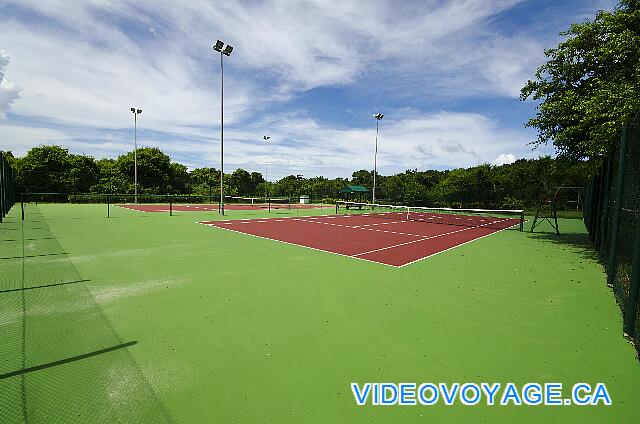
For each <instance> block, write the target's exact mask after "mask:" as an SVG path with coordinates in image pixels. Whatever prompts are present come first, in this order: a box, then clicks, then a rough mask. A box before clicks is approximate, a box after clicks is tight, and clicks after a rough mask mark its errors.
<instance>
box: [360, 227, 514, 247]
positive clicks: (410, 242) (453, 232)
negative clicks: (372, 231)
mask: <svg viewBox="0 0 640 424" xmlns="http://www.w3.org/2000/svg"><path fill="white" fill-rule="evenodd" d="M496 222H500V221H493V222H489V223H487V224H482V225H479V226H477V227H466V228H463V229H460V230H456V231H451V232H448V233H442V234H437V235H435V236H431V237H425V238H423V239H422V240H412V241H408V242H405V243H400V244H396V245H393V246H387V247H381V248H380V249H374V250H369V251H368V252H362V253H357V254H355V255H353V256H360V255H368V254H369V253H375V252H380V251H382V250H388V249H393V248H395V247H400V246H404V245H407V244H412V243H417V242H419V241H426V240H432V239H435V238H438V237H442V236H449V235H451V234H457V233H461V232H463V231H467V230H473V229H476V228H480V227H482V226H484V225H491V224H495V223H496ZM514 225H515V224H514ZM491 234H493V233H491ZM474 240H475V239H474Z"/></svg>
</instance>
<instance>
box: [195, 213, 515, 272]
mask: <svg viewBox="0 0 640 424" xmlns="http://www.w3.org/2000/svg"><path fill="white" fill-rule="evenodd" d="M323 216H324V217H329V215H319V217H323ZM357 216H364V215H357ZM344 217H345V218H346V217H349V215H345V216H344ZM283 218H289V219H293V220H295V221H302V222H310V223H314V224H325V225H332V226H337V227H344V228H353V226H349V225H341V224H333V223H329V222H318V221H308V220H304V219H301V218H292V217H283ZM302 218H308V217H302ZM268 219H269V220H275V219H274V218H268ZM502 221H503V220H497V221H492V222H488V223H486V224H482V225H479V226H476V227H465V228H463V229H460V230H456V231H451V232H448V233H442V234H436V235H434V236H423V235H416V234H407V233H399V232H394V231H385V230H377V229H373V228H361V229H363V230H370V231H379V232H384V233H393V234H402V235H412V236H414V237H420V238H419V239H418V240H412V241H409V242H405V243H401V244H397V245H394V246H387V247H383V248H380V249H374V250H371V251H368V252H362V253H356V254H354V255H345V254H342V253H336V252H331V251H329V250H323V249H318V248H315V247H310V246H305V245H302V244H296V243H291V242H287V241H282V240H278V239H273V238H270V237H264V236H257V235H254V234H249V233H245V232H243V231H238V230H233V229H231V228H225V227H220V226H218V225H216V224H208V223H206V222H198V221H196V223H197V224H204V225H208V226H211V227H216V228H220V229H223V230H227V231H233V232H235V233H239V234H244V235H249V236H253V237H258V238H261V239H265V240H271V241H277V242H280V243H284V244H289V245H292V246H298V247H304V248H307V249H311V250H316V251H320V252H325V253H331V254H334V255H338V256H343V257H347V258H354V259H360V260H363V261H367V262H373V263H376V264H382V265H385V266H390V267H393V268H403V267H405V266H407V265H411V264H413V263H416V262H419V261H421V260H423V259H427V258H430V257H432V256H435V255H438V254H440V253H442V252H446V251H449V250H451V249H455V248H457V247H460V246H463V245H465V244H468V243H471V242H473V241H476V240H478V239H481V238H485V237H488V236H491V235H493V234H496V233H499V232H501V231H504V230H507V229H509V228H512V227H515V226H517V225H520V223H519V222H516V223H514V224H513V225H511V226H509V227H506V228H502V229H501V230H497V231H493V232H491V233H489V234H485V235H484V236H480V237H475V238H473V239H471V240H468V241H466V242H464V243H460V244H457V245H455V246H451V247H450V248H447V249H444V250H440V251H438V252H435V253H432V254H431V255H427V256H424V257H422V258H419V259H416V260H415V261H411V262H407V263H405V264H402V265H391V264H387V263H384V262H378V261H374V260H370V259H366V258H361V257H360V256H361V255H366V254H369V253H374V252H378V251H382V250H387V249H392V248H395V247H400V246H403V245H407V244H412V243H417V242H420V241H426V240H431V239H434V238H438V237H442V236H446V235H451V234H455V233H459V232H463V231H467V230H472V229H475V228H480V227H484V226H487V225H491V224H494V223H496V222H502ZM219 222H221V223H227V222H223V221H219ZM234 222H241V221H237V220H232V221H228V223H234ZM249 222H250V221H247V222H243V223H245V224H246V223H249ZM399 222H403V221H395V222H394V223H399ZM525 222H526V221H525Z"/></svg>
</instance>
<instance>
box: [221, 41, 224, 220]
mask: <svg viewBox="0 0 640 424" xmlns="http://www.w3.org/2000/svg"><path fill="white" fill-rule="evenodd" d="M223 63H224V61H223V60H222V52H220V214H222V215H224V65H223Z"/></svg>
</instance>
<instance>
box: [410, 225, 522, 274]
mask: <svg viewBox="0 0 640 424" xmlns="http://www.w3.org/2000/svg"><path fill="white" fill-rule="evenodd" d="M525 222H527V220H525ZM516 225H520V223H519V222H516V223H515V224H513V225H511V226H509V227H506V228H503V229H501V230H498V231H494V232H492V233H489V234H485V235H483V236H480V237H476V238H474V239H471V240H469V241H465V242H464V243H460V244H456V245H455V246H451V247H449V248H447V249H444V250H440V251H438V252H435V253H432V254H430V255H427V256H423V257H422V258H419V259H416V260H415V261H411V262H407V263H406V264H403V265H399V266H398V268H403V267H405V266H407V265H411V264H415V263H416V262H420V261H421V260H423V259H427V258H430V257H432V256H436V255H439V254H440V253H443V252H448V251H449V250H451V249H455V248H456V247H460V246H464V245H465V244H469V243H471V242H473V241H476V240H480V239H481V238H485V237H489V236H492V235H494V234H497V233H499V232H502V231H504V230H508V229H509V228H512V227H515V226H516Z"/></svg>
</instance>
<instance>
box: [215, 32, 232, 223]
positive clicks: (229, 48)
mask: <svg viewBox="0 0 640 424" xmlns="http://www.w3.org/2000/svg"><path fill="white" fill-rule="evenodd" d="M223 47H224V49H223ZM213 50H215V51H217V52H219V53H220V213H221V214H222V215H224V66H223V62H222V55H225V56H231V52H232V51H233V47H232V46H230V45H228V44H227V45H226V46H225V44H224V43H223V42H222V41H220V40H217V41H216V44H215V45H214V46H213Z"/></svg>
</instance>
